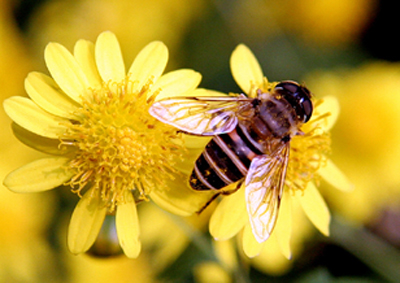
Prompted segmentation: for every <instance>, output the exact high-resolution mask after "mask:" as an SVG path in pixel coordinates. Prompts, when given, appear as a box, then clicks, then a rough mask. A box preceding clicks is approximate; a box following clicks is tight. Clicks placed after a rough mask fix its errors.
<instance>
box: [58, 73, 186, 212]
mask: <svg viewBox="0 0 400 283" xmlns="http://www.w3.org/2000/svg"><path fill="white" fill-rule="evenodd" d="M134 86H135V84H134V83H133V82H131V81H129V80H127V79H126V80H124V81H123V82H121V83H114V82H110V83H108V84H104V85H103V87H102V88H101V89H96V90H90V91H89V92H90V94H89V95H87V96H86V97H85V98H83V102H82V108H80V109H79V110H78V111H77V112H76V113H75V114H76V117H78V118H77V121H73V123H72V125H70V127H69V130H68V131H67V132H66V133H65V135H63V136H62V137H61V138H60V139H61V144H64V145H70V146H71V145H72V146H74V147H75V148H76V149H77V151H76V152H75V155H74V157H73V159H72V161H71V162H70V164H69V166H70V168H71V169H73V170H74V171H75V172H76V174H75V175H74V177H73V178H72V179H71V180H70V182H69V185H70V186H71V187H72V188H73V189H74V190H73V191H74V192H76V193H78V194H79V195H81V191H82V190H83V189H87V188H88V186H89V187H94V188H95V189H96V190H99V191H100V195H101V197H102V199H103V200H104V201H105V202H106V203H107V206H108V207H109V210H110V211H113V210H114V208H115V205H117V204H118V203H120V202H123V201H124V197H123V196H124V193H123V192H124V191H125V190H131V191H132V192H133V193H134V196H135V199H136V201H141V200H147V195H148V194H149V192H150V190H151V189H152V188H154V187H155V186H156V185H157V186H158V187H160V186H163V183H164V182H163V179H165V178H171V179H172V178H173V173H175V172H176V171H175V170H174V169H173V165H174V163H175V160H177V159H180V158H182V150H181V151H180V150H179V149H182V146H181V145H182V141H181V137H180V135H179V134H178V133H177V131H176V130H175V129H173V128H172V127H170V126H168V125H165V124H163V123H161V122H158V121H157V120H156V119H155V118H153V117H152V116H151V115H150V114H148V109H149V104H148V101H147V97H149V92H150V90H151V87H150V86H151V81H149V83H147V84H146V85H145V86H144V87H143V88H142V89H141V90H140V91H135V90H134Z"/></svg>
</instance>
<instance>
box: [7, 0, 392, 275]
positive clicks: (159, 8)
mask: <svg viewBox="0 0 400 283" xmlns="http://www.w3.org/2000/svg"><path fill="white" fill-rule="evenodd" d="M391 5H393V4H391V2H390V1H387V0H386V1H377V0H355V1H345V0H339V1H337V0H321V1H310V0H283V1H273V0H235V1H229V0H198V1H195V0H189V1H184V0H149V1H138V0H133V1H130V0H73V1H67V0H40V1H29V0H19V1H18V0H0V85H1V88H2V90H1V99H2V100H4V99H5V98H8V97H10V96H15V95H22V96H26V93H25V90H24V79H25V77H26V75H27V74H28V72H30V71H34V70H36V71H42V72H47V71H46V68H45V65H44V60H43V51H44V47H45V46H46V44H47V43H48V42H52V41H54V42H59V43H61V44H63V45H64V46H66V47H67V48H68V49H69V50H71V49H72V48H73V44H74V43H75V42H76V41H77V40H78V39H80V38H84V39H88V40H92V41H94V40H95V39H96V37H97V36H98V34H99V33H101V32H102V31H105V30H110V31H112V32H114V33H115V34H116V35H117V37H118V39H119V42H120V45H121V48H122V52H123V55H124V59H125V60H126V62H125V63H126V64H127V65H130V63H131V62H132V60H133V59H134V57H135V56H136V54H137V53H138V51H139V50H140V49H142V48H143V46H145V45H146V44H147V43H149V42H150V41H152V40H161V41H163V42H164V43H165V44H166V45H167V46H168V48H169V50H170V61H169V65H168V66H167V69H174V68H192V69H194V70H196V71H199V72H201V73H202V75H203V80H202V83H201V87H204V88H209V89H216V90H219V91H223V92H239V89H238V87H237V86H236V84H235V83H234V80H233V79H232V77H231V74H230V70H229V57H230V55H231V52H232V51H233V49H234V48H235V47H236V46H237V45H238V44H239V43H244V44H246V45H247V46H249V47H250V48H251V50H252V51H253V52H254V54H255V55H256V57H257V58H258V59H259V61H260V64H261V66H262V68H263V70H264V73H265V74H266V76H267V77H268V78H269V80H270V81H279V80H284V79H293V80H297V81H300V82H305V84H306V85H307V86H308V88H309V89H310V90H311V91H312V92H313V93H314V95H315V96H316V97H317V98H323V97H324V96H327V95H333V96H335V97H337V98H338V99H339V103H340V109H341V112H340V115H339V118H338V121H337V123H336V125H335V127H334V128H333V130H332V136H331V137H332V154H331V156H330V158H331V159H332V160H333V161H334V162H335V164H336V165H337V166H338V167H339V168H340V169H341V170H342V171H343V172H344V173H345V174H346V176H347V178H348V179H349V180H350V182H352V183H353V184H354V191H353V192H351V193H344V192H338V191H337V190H333V189H332V187H331V186H330V185H328V184H326V183H324V182H323V181H321V184H320V187H321V191H322V193H323V195H324V197H325V199H326V202H327V204H328V206H329V208H330V210H331V213H332V215H333V221H332V226H331V234H332V235H331V237H330V238H325V237H323V236H321V235H320V234H318V233H317V232H316V231H315V230H310V231H309V232H307V233H306V234H307V237H306V240H305V241H304V242H301V243H295V244H296V245H298V246H299V247H298V252H297V253H296V255H295V256H294V258H293V259H292V260H291V261H287V260H286V259H280V258H275V259H274V260H273V261H272V263H271V264H263V263H262V264H260V261H258V262H257V260H255V261H249V260H247V259H245V258H243V257H242V256H239V257H238V259H234V260H233V259H232V258H233V257H236V256H237V252H236V251H234V250H232V249H234V248H233V246H235V243H226V244H223V245H224V246H223V247H222V248H221V247H219V246H218V245H220V244H215V243H214V244H212V243H211V239H210V237H209V235H208V234H207V232H205V231H206V230H207V229H206V226H207V224H206V222H207V217H208V215H207V213H209V212H207V211H206V212H205V215H204V216H203V215H202V216H200V218H199V217H198V216H193V217H191V218H188V219H183V220H182V219H178V218H176V217H174V216H171V215H168V214H165V213H163V212H161V211H160V210H158V209H157V208H155V207H153V206H152V205H151V204H144V205H143V206H140V208H139V209H140V210H141V212H142V213H141V215H140V217H141V221H140V222H141V225H143V227H142V230H143V233H142V241H143V244H144V248H143V252H142V254H141V255H140V257H139V258H138V259H135V260H129V259H127V258H125V257H124V256H123V255H121V256H119V257H118V256H117V257H111V258H95V257H92V256H88V255H79V256H73V255H70V254H69V252H68V251H67V250H66V247H65V243H66V240H65V229H66V226H67V219H68V218H69V216H70V214H71V212H72V208H73V206H74V204H75V203H76V202H77V197H76V196H75V195H73V194H70V193H69V190H68V189H65V190H58V191H50V192H47V193H41V194H31V195H18V194H15V193H12V192H10V191H8V190H7V189H6V188H5V187H4V186H2V187H1V189H0V196H1V198H0V213H1V218H0V229H1V231H2V233H1V236H0V282H110V281H112V282H339V281H336V280H340V279H343V280H345V279H346V280H348V281H340V282H353V281H352V280H354V282H382V281H381V280H389V281H393V282H395V279H396V278H400V277H397V276H400V268H399V267H400V256H399V255H400V252H399V248H400V177H399V173H398V172H400V162H399V160H400V131H399V125H400V64H399V60H400V53H399V51H398V50H397V47H396V45H397V43H396V34H397V33H396V32H397V25H398V24H397V23H395V22H394V20H395V19H396V16H395V15H394V11H395V8H396V7H395V6H393V7H392V6H391ZM385 35H390V36H385ZM0 125H1V127H2V136H1V140H0V145H1V147H0V152H1V159H0V172H1V174H0V178H1V179H2V180H3V179H4V177H5V175H6V174H7V173H9V172H10V171H12V170H13V169H15V168H17V167H19V166H21V165H23V164H25V163H27V162H28V161H30V160H34V159H35V158H36V157H37V156H38V155H39V153H37V152H35V151H33V150H31V149H29V148H27V147H26V146H24V145H22V144H21V143H19V142H18V140H17V139H16V138H15V137H14V136H13V134H12V131H11V120H10V119H9V118H8V117H7V116H6V115H5V113H4V111H3V110H2V111H1V113H0ZM208 209H209V210H212V206H211V207H210V208H208ZM154 219H163V220H162V221H159V222H160V223H157V221H154ZM160 230H163V231H165V232H164V233H162V235H160V233H159V231H160ZM356 236H357V237H358V238H357V239H358V240H359V241H360V242H359V243H357V241H355V240H354V237H356ZM207 249H208V250H207ZM380 251H385V252H384V253H383V252H380ZM271 253H273V251H271ZM232 260H233V261H234V262H231V261H232ZM236 260H237V261H238V262H236ZM266 260H268V258H266ZM396 270H397V271H396Z"/></svg>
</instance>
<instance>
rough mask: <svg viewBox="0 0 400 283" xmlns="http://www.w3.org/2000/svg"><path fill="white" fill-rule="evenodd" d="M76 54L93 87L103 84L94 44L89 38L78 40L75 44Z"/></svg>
mask: <svg viewBox="0 0 400 283" xmlns="http://www.w3.org/2000/svg"><path fill="white" fill-rule="evenodd" d="M74 56H75V59H76V61H78V63H79V65H80V66H81V68H82V70H83V72H84V73H85V74H86V78H87V79H88V82H89V84H90V87H92V88H94V89H95V88H98V87H100V86H101V77H100V74H99V71H98V70H97V65H96V60H95V57H94V44H93V42H91V41H88V40H83V39H81V40H78V41H77V42H76V44H75V46H74Z"/></svg>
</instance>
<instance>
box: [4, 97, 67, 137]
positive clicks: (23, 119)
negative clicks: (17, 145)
mask: <svg viewBox="0 0 400 283" xmlns="http://www.w3.org/2000/svg"><path fill="white" fill-rule="evenodd" d="M3 104H4V110H5V111H6V113H7V115H8V116H9V117H10V118H11V119H12V120H13V121H14V122H15V123H17V124H18V125H20V126H21V127H23V128H25V129H27V130H29V131H31V132H33V133H35V134H37V135H40V136H44V137H48V138H53V139H58V138H59V137H60V136H61V135H62V134H63V133H65V131H66V126H65V125H62V124H61V123H66V122H68V120H65V119H62V118H59V117H57V116H54V115H52V114H50V113H48V112H46V111H44V110H43V109H42V108H40V107H39V106H37V105H36V104H35V103H34V102H33V101H32V100H30V99H29V98H26V97H21V96H13V97H10V98H8V99H6V100H5V101H4V103H3Z"/></svg>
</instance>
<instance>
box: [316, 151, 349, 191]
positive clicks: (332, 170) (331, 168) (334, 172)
mask: <svg viewBox="0 0 400 283" xmlns="http://www.w3.org/2000/svg"><path fill="white" fill-rule="evenodd" d="M318 174H319V175H320V176H321V177H322V178H324V180H325V181H327V182H328V183H329V184H331V185H332V186H334V187H335V188H337V189H339V190H341V191H343V192H351V191H353V190H354V184H352V183H350V181H349V180H348V179H347V177H346V175H345V174H343V172H342V171H340V169H339V168H338V167H337V166H336V165H335V163H333V162H332V160H330V159H328V161H327V163H326V166H324V167H321V168H320V169H319V170H318Z"/></svg>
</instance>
